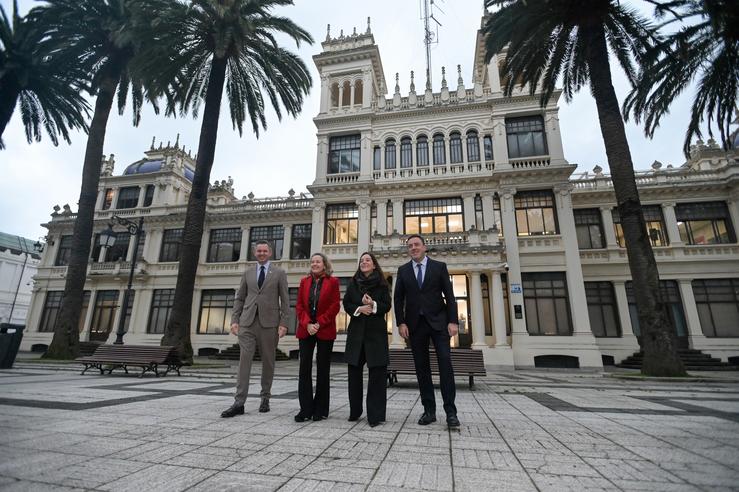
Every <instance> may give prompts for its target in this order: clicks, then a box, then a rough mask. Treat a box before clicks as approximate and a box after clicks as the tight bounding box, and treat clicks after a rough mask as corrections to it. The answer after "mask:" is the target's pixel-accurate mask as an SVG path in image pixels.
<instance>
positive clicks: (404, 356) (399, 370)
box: [387, 348, 487, 389]
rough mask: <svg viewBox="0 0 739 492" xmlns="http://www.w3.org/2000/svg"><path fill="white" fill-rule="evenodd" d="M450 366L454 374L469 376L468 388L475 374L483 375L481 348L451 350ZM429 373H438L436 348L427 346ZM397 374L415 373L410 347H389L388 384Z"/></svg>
mask: <svg viewBox="0 0 739 492" xmlns="http://www.w3.org/2000/svg"><path fill="white" fill-rule="evenodd" d="M451 354H452V367H453V368H454V375H455V376H462V375H465V376H469V378H470V389H472V388H473V386H474V385H475V376H485V375H486V374H487V372H486V371H485V361H484V359H483V356H482V351H481V350H472V349H456V348H453V349H452V350H451ZM429 359H430V362H431V374H432V375H434V376H438V375H439V362H438V361H437V359H436V350H434V349H433V348H429ZM398 374H412V375H414V376H415V374H416V365H415V364H414V362H413V353H412V352H411V349H390V364H389V365H388V366H387V379H388V386H392V385H393V384H395V383H397V382H398Z"/></svg>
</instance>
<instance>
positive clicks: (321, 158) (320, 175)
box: [315, 136, 328, 184]
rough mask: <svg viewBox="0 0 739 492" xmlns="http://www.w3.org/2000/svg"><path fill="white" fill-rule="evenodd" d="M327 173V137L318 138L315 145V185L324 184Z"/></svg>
mask: <svg viewBox="0 0 739 492" xmlns="http://www.w3.org/2000/svg"><path fill="white" fill-rule="evenodd" d="M327 173H328V137H326V136H319V137H318V142H317V144H316V180H315V183H316V184H322V183H325V182H326V174H327Z"/></svg>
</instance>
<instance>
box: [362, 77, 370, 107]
mask: <svg viewBox="0 0 739 492" xmlns="http://www.w3.org/2000/svg"><path fill="white" fill-rule="evenodd" d="M371 105H372V70H371V69H365V70H364V71H363V72H362V108H365V109H367V108H369V107H371Z"/></svg>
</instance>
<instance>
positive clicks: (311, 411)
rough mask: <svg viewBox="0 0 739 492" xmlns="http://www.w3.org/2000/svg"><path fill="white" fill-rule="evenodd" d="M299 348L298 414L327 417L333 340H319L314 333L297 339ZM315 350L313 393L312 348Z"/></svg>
mask: <svg viewBox="0 0 739 492" xmlns="http://www.w3.org/2000/svg"><path fill="white" fill-rule="evenodd" d="M298 345H299V348H300V373H299V375H298V400H299V401H300V414H301V415H302V416H304V417H311V416H313V415H316V416H319V417H328V407H329V397H330V392H331V384H330V380H329V377H330V375H331V351H332V350H333V348H334V341H333V340H319V339H318V338H316V336H315V335H311V336H309V337H308V338H303V339H300V340H298ZM316 345H317V346H318V351H317V352H316V393H315V396H314V395H313V350H314V349H315V348H316Z"/></svg>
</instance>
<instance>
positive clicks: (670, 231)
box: [662, 202, 683, 246]
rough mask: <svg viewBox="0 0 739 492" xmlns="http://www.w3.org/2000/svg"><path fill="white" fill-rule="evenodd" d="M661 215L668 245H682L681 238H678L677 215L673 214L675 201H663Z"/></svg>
mask: <svg viewBox="0 0 739 492" xmlns="http://www.w3.org/2000/svg"><path fill="white" fill-rule="evenodd" d="M662 215H663V216H664V218H665V227H666V228H667V239H668V240H669V241H670V246H682V245H683V240H682V238H680V230H679V229H678V228H677V217H676V216H675V202H666V203H663V204H662Z"/></svg>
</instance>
